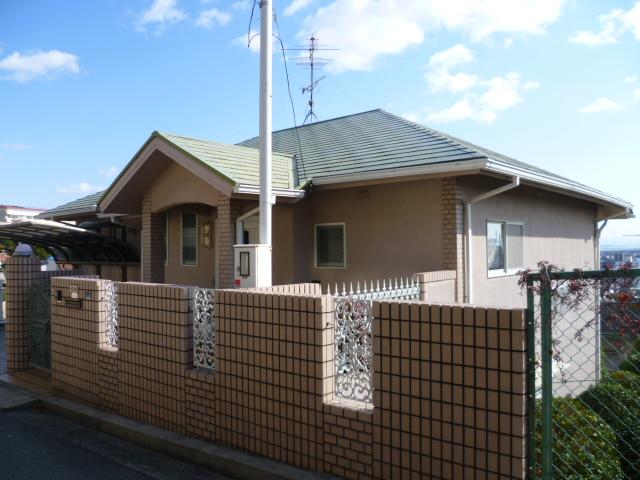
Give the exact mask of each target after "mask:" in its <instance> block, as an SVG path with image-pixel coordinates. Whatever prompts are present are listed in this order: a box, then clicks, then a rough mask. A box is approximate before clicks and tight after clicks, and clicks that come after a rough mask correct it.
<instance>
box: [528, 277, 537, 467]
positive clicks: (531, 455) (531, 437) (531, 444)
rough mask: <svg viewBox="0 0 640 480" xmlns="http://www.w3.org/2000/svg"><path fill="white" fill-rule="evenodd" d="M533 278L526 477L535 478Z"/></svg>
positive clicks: (529, 345)
mask: <svg viewBox="0 0 640 480" xmlns="http://www.w3.org/2000/svg"><path fill="white" fill-rule="evenodd" d="M534 309H535V304H534V295H533V280H532V279H531V278H529V279H527V452H528V453H527V457H528V458H527V478H528V479H529V480H534V479H535V478H536V324H535V318H536V316H535V310H534Z"/></svg>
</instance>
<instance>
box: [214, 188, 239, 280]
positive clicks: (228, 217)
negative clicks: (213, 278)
mask: <svg viewBox="0 0 640 480" xmlns="http://www.w3.org/2000/svg"><path fill="white" fill-rule="evenodd" d="M243 205H244V202H243V201H242V200H238V199H236V198H230V197H227V196H226V195H223V194H222V193H219V194H218V232H217V241H218V259H217V261H218V278H219V281H220V284H219V285H216V288H233V286H234V285H233V281H234V279H235V272H234V271H233V267H234V265H233V264H234V258H233V255H234V253H233V246H234V245H235V244H236V219H237V218H238V217H239V216H240V215H242V208H243Z"/></svg>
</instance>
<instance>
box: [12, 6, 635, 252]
mask: <svg viewBox="0 0 640 480" xmlns="http://www.w3.org/2000/svg"><path fill="white" fill-rule="evenodd" d="M273 1H274V9H275V12H276V18H277V23H278V25H279V28H280V37H281V39H282V41H283V43H284V45H285V46H286V47H287V48H294V47H299V46H303V45H304V44H305V42H306V39H307V38H308V37H310V35H311V34H314V35H315V36H316V37H318V38H319V41H320V43H321V44H322V45H326V47H327V48H334V49H337V50H328V51H325V52H322V54H321V56H322V57H325V58H329V59H331V60H332V61H331V62H329V63H327V64H326V65H325V66H324V67H323V70H322V71H321V72H320V73H319V75H321V76H322V75H325V78H324V79H323V80H322V81H321V82H320V83H319V85H318V88H317V90H316V96H315V97H316V98H315V99H316V107H315V112H316V114H317V116H318V119H319V120H323V119H328V118H332V117H337V116H341V115H348V114H351V113H357V112H361V111H366V110H371V109H374V108H384V109H386V110H388V111H390V112H392V113H395V114H398V115H403V116H405V117H406V118H408V119H411V120H413V121H417V122H419V123H422V124H425V125H427V126H429V127H432V128H436V129H439V130H441V131H444V132H447V133H450V134H452V135H455V136H458V137H461V138H463V139H465V140H468V141H471V142H473V143H477V144H479V145H482V146H484V147H487V148H490V149H493V150H496V151H498V152H500V153H503V154H506V155H510V156H513V157H515V158H517V159H519V160H522V161H525V162H528V163H531V164H534V165H536V166H538V167H541V168H544V169H547V170H550V171H553V172H555V173H557V174H560V175H563V176H567V177H570V178H572V179H574V180H576V181H579V182H582V183H585V184H587V185H590V186H593V187H595V188H598V189H600V190H603V191H605V192H607V193H610V194H613V195H615V196H618V197H621V198H624V199H625V200H628V201H631V202H632V203H634V204H635V205H636V206H637V209H638V210H639V211H640V188H639V186H640V185H639V180H640V155H639V154H638V143H639V140H640V0H620V1H613V0H607V1H606V2H603V1H601V0H599V1H598V0H593V1H586V0H585V1H578V0H573V1H572V0H432V1H430V0H273ZM252 3H253V2H252V1H251V0H217V1H216V0H138V1H132V0H95V1H91V2H87V1H86V0H75V1H74V0H55V1H54V0H49V1H47V0H41V1H39V2H24V1H23V0H2V1H0V203H4V204H17V205H23V206H29V207H41V208H51V207H53V206H56V205H59V204H62V203H65V202H68V201H71V200H73V199H75V198H77V197H80V196H83V195H86V194H89V193H92V192H94V191H97V190H100V189H103V188H105V187H107V186H108V185H109V184H110V183H111V181H112V180H113V179H114V178H115V176H116V175H117V173H118V172H119V171H120V169H121V168H122V167H123V166H124V165H125V164H126V163H127V162H128V161H129V160H130V159H131V158H132V157H133V155H134V154H135V153H136V151H137V150H138V149H139V148H140V147H141V146H142V144H143V143H144V142H145V141H146V139H147V138H148V137H149V135H150V134H151V132H153V131H154V130H159V131H164V132H170V133H177V134H181V135H185V136H192V137H196V138H206V139H211V140H216V141H220V142H228V143H235V142H238V141H241V140H244V139H246V138H249V137H253V136H255V135H256V134H257V131H258V76H259V58H258V54H257V51H258V46H259V45H258V44H259V38H258V37H256V36H255V31H256V30H257V29H259V12H258V8H256V13H255V15H254V19H253V22H252V23H251V24H250V22H249V20H250V15H251V6H252ZM274 31H276V29H275V28H274ZM248 37H252V41H251V46H250V47H247V38H248ZM298 53H300V52H297V51H295V50H293V51H287V52H286V55H287V57H288V70H289V75H290V87H291V93H292V96H293V103H294V107H295V110H296V116H297V121H298V122H301V120H302V118H303V117H304V113H305V107H306V97H305V96H304V95H303V94H302V88H303V87H305V86H306V85H307V83H308V82H309V71H308V70H306V69H304V68H303V67H301V66H299V65H297V63H299V62H298V61H297V60H296V58H295V57H296V55H297V54H298ZM273 81H274V100H273V102H274V103H273V110H274V119H273V123H274V128H276V129H279V128H287V127H290V126H292V125H293V114H292V109H291V104H290V101H289V97H288V93H287V81H286V76H285V70H284V68H283V61H282V54H281V52H280V50H279V44H274V78H273ZM632 235H638V236H635V237H634V236H632ZM603 243H605V244H607V243H608V244H633V243H635V244H640V220H637V219H634V220H626V221H621V220H616V221H611V222H609V224H608V226H607V227H606V228H605V230H604V232H603Z"/></svg>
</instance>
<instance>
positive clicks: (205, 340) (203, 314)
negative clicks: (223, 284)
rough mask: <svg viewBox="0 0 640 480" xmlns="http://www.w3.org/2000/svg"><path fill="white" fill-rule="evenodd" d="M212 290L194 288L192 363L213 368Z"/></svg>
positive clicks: (197, 366) (213, 310)
mask: <svg viewBox="0 0 640 480" xmlns="http://www.w3.org/2000/svg"><path fill="white" fill-rule="evenodd" d="M213 292H214V291H213V290H212V289H208V288H196V289H195V295H194V307H195V308H194V312H195V313H194V318H193V364H194V365H195V367H196V368H205V369H207V370H213V368H214V366H215V330H216V329H215V315H214V313H215V302H214V300H213Z"/></svg>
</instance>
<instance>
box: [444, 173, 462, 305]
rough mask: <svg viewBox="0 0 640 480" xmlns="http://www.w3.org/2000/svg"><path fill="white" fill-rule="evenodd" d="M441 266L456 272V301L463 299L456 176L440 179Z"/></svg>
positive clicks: (460, 232)
mask: <svg viewBox="0 0 640 480" xmlns="http://www.w3.org/2000/svg"><path fill="white" fill-rule="evenodd" d="M440 185H441V189H440V192H441V197H442V207H441V208H442V268H443V270H455V272H456V301H457V302H462V301H463V300H464V275H465V268H464V235H465V232H464V201H463V194H462V186H461V185H460V184H459V183H458V181H457V179H456V177H448V178H443V179H442V180H441V184H440Z"/></svg>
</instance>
